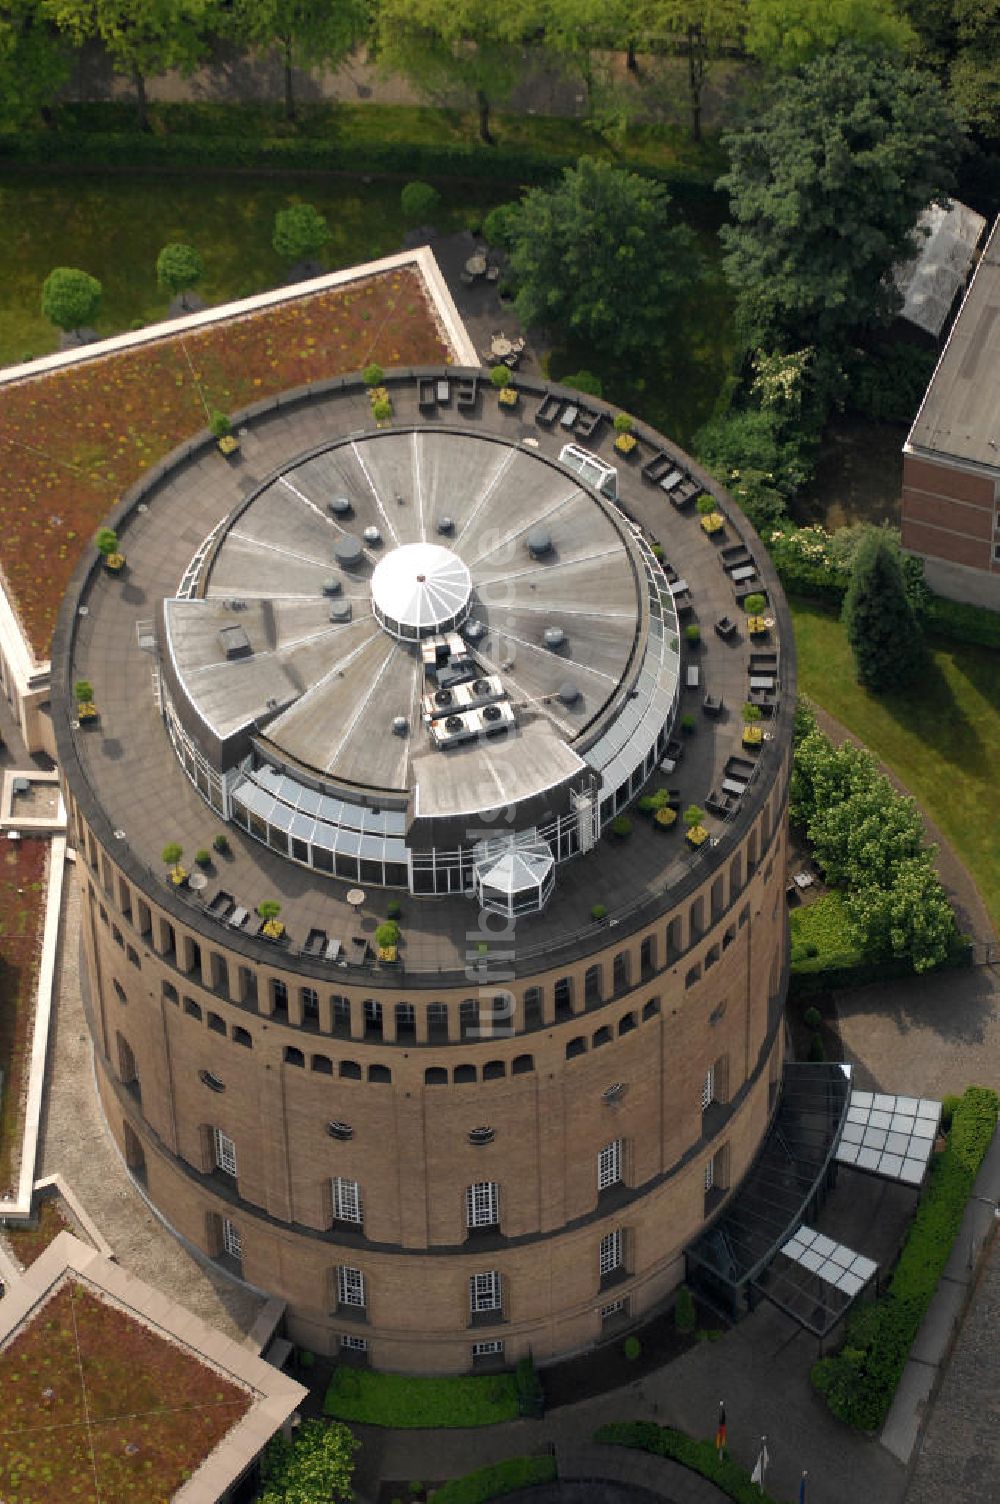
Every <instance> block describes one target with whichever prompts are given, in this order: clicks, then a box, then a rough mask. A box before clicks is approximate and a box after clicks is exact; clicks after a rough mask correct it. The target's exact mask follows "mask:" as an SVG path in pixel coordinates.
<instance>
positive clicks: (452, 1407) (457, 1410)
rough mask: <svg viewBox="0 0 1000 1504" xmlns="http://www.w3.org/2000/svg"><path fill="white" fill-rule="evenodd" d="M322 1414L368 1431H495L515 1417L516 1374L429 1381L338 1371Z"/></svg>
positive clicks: (360, 1370) (372, 1372)
mask: <svg viewBox="0 0 1000 1504" xmlns="http://www.w3.org/2000/svg"><path fill="white" fill-rule="evenodd" d="M323 1410H324V1413H325V1414H326V1415H331V1416H333V1417H335V1419H337V1420H349V1421H350V1420H353V1421H358V1422H361V1423H362V1424H366V1425H370V1426H393V1427H399V1428H401V1429H406V1428H416V1427H427V1428H433V1427H459V1426H492V1425H494V1424H495V1423H496V1422H497V1421H503V1420H514V1419H515V1417H516V1416H517V1387H516V1384H515V1380H514V1375H513V1374H508V1373H502V1374H495V1375H490V1376H488V1377H487V1376H483V1377H482V1378H480V1377H477V1376H471V1377H461V1378H442V1379H425V1378H415V1377H412V1376H411V1375H409V1374H402V1373H377V1372H376V1371H375V1370H374V1369H370V1368H338V1369H337V1371H336V1373H335V1374H334V1376H333V1378H332V1380H331V1381H330V1387H329V1389H328V1390H327V1391H326V1398H325V1399H324V1401H323Z"/></svg>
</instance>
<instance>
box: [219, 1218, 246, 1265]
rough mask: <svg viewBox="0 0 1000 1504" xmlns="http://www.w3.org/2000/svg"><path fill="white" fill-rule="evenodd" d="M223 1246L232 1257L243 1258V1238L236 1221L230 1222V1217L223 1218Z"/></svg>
mask: <svg viewBox="0 0 1000 1504" xmlns="http://www.w3.org/2000/svg"><path fill="white" fill-rule="evenodd" d="M222 1246H223V1248H224V1249H225V1251H226V1253H228V1254H229V1256H230V1258H234V1259H239V1260H240V1261H242V1259H243V1239H242V1238H241V1237H240V1230H239V1228H238V1227H237V1226H236V1224H235V1222H230V1220H229V1218H228V1217H223V1219H222Z"/></svg>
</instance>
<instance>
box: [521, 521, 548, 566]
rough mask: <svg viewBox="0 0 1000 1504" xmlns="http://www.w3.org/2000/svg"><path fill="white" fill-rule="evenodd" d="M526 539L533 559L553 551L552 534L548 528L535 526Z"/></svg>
mask: <svg viewBox="0 0 1000 1504" xmlns="http://www.w3.org/2000/svg"><path fill="white" fill-rule="evenodd" d="M524 541H525V543H526V544H527V545H528V552H529V554H530V555H531V557H532V558H533V559H540V558H541V557H542V556H543V555H544V554H549V553H551V552H552V535H551V533H550V532H549V531H548V529H547V528H544V527H533V528H532V529H531V532H530V533H529V534H528V536H527V538H526V539H525V540H524Z"/></svg>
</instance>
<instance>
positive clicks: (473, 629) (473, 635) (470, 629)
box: [465, 617, 486, 642]
mask: <svg viewBox="0 0 1000 1504" xmlns="http://www.w3.org/2000/svg"><path fill="white" fill-rule="evenodd" d="M485 632H486V623H485V622H484V621H479V620H478V618H477V617H473V619H472V620H471V621H467V622H466V623H465V635H466V637H467V638H468V639H469V641H470V642H478V641H479V639H480V637H482V636H483V635H484V634H485Z"/></svg>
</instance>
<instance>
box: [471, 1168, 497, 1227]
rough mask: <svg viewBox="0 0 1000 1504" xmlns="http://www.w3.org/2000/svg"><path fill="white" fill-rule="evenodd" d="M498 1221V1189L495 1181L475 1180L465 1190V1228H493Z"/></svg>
mask: <svg viewBox="0 0 1000 1504" xmlns="http://www.w3.org/2000/svg"><path fill="white" fill-rule="evenodd" d="M499 1221H500V1187H499V1186H498V1185H497V1183H496V1181H495V1180H477V1181H476V1182H475V1183H474V1184H473V1185H470V1186H466V1190H465V1224H466V1226H467V1227H493V1226H495V1225H496V1223H497V1222H499Z"/></svg>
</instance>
